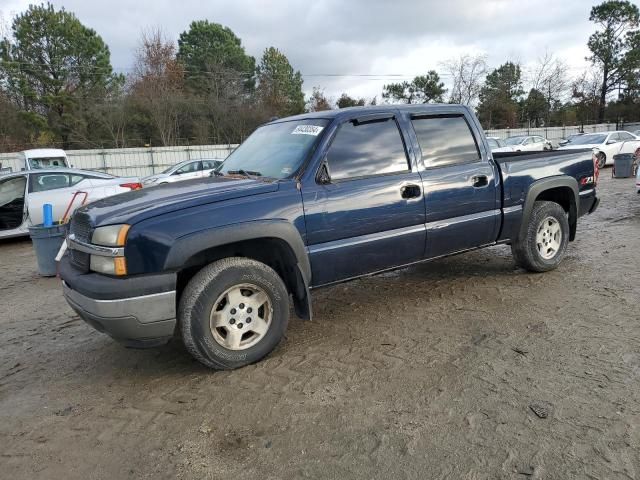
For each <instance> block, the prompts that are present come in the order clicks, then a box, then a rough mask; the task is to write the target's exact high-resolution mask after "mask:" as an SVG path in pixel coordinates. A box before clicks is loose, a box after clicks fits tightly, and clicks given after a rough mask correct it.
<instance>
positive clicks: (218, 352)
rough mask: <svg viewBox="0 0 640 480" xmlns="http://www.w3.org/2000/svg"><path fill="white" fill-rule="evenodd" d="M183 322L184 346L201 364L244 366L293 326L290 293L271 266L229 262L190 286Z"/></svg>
mask: <svg viewBox="0 0 640 480" xmlns="http://www.w3.org/2000/svg"><path fill="white" fill-rule="evenodd" d="M249 294H250V295H249ZM254 295H257V296H256V297H255V299H254V297H253V296H254ZM260 302H262V303H260ZM252 305H253V308H252ZM256 305H258V306H256ZM214 309H215V311H214ZM254 310H255V311H254ZM231 312H233V313H231ZM251 316H253V318H251ZM178 321H179V324H180V333H181V335H182V340H183V342H184V345H185V347H186V348H187V350H188V351H189V353H190V354H191V355H192V356H193V357H194V358H195V359H196V360H198V361H199V362H201V363H202V364H204V365H206V366H207V367H209V368H213V369H216V370H231V369H234V368H240V367H243V366H245V365H248V364H251V363H255V362H257V361H258V360H261V359H262V358H264V357H265V356H266V355H268V354H269V353H270V352H271V351H272V350H273V349H274V348H275V347H276V346H277V345H278V343H280V340H281V339H282V337H283V336H284V332H285V330H286V329H287V324H288V322H289V294H288V292H287V289H286V287H285V285H284V282H283V281H282V279H281V278H280V276H279V275H278V274H277V273H276V272H275V271H274V270H273V269H272V268H270V267H268V266H267V265H265V264H263V263H260V262H257V261H255V260H251V259H248V258H241V257H231V258H225V259H222V260H218V261H216V262H213V263H211V264H209V265H208V266H206V267H204V268H203V269H202V270H200V271H199V272H198V273H197V274H196V275H195V276H194V277H193V278H192V279H191V281H190V282H189V283H188V284H187V286H186V288H185V290H184V292H183V293H182V296H181V297H180V302H179V304H178ZM241 329H242V330H241ZM254 330H255V331H254ZM238 338H240V340H238Z"/></svg>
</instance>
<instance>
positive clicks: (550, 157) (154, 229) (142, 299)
mask: <svg viewBox="0 0 640 480" xmlns="http://www.w3.org/2000/svg"><path fill="white" fill-rule="evenodd" d="M597 178H598V171H597V168H596V166H595V164H594V158H593V154H592V152H591V150H585V151H575V150H574V151H567V152H537V153H521V154H518V153H494V154H492V153H491V150H490V148H489V145H488V144H487V141H486V138H485V136H484V133H483V131H482V129H481V127H480V124H479V123H478V120H477V119H476V117H475V115H474V114H473V112H472V111H471V110H470V109H469V108H467V107H464V106H459V105H458V106H457V105H406V106H396V105H387V106H376V107H366V108H363V107H360V108H351V109H343V110H336V111H328V112H317V113H309V114H304V115H298V116H294V117H289V118H284V119H278V120H275V121H272V122H270V123H268V124H265V125H263V126H261V127H259V128H258V129H257V130H256V131H255V132H254V133H253V134H252V135H251V136H250V137H249V138H248V139H247V140H246V141H245V142H244V143H243V144H242V145H240V147H238V149H237V150H235V152H234V153H232V154H231V155H230V156H229V157H228V158H227V160H226V161H225V162H224V164H223V165H222V166H221V168H220V169H219V170H218V171H217V172H214V174H212V176H211V177H210V178H205V179H198V180H192V181H186V182H180V183H174V184H168V185H162V186H158V187H151V188H145V189H142V190H139V191H135V192H130V193H125V194H122V195H118V196H116V197H112V198H107V199H103V200H98V201H96V202H94V203H91V204H89V205H87V206H85V207H83V208H81V209H78V210H77V211H76V213H75V214H74V215H73V218H72V221H71V225H70V229H69V234H68V237H67V245H68V249H67V252H66V254H65V255H64V256H63V258H62V260H61V263H60V265H59V273H60V277H61V278H62V280H63V292H64V295H65V297H66V299H67V300H68V302H69V304H70V305H71V307H72V308H73V309H74V310H75V311H76V312H77V313H78V314H79V315H80V316H81V317H82V318H83V319H84V320H85V321H86V322H88V323H89V324H91V325H92V326H94V327H95V328H96V329H98V330H99V331H102V332H105V333H107V334H109V335H111V336H112V337H113V338H114V339H116V340H118V341H120V342H122V343H124V344H126V345H129V346H154V345H158V344H161V343H164V342H166V341H168V339H170V338H171V337H172V336H174V334H179V335H178V336H181V337H182V339H183V341H184V343H185V345H186V348H187V349H188V351H189V352H190V353H191V354H192V355H193V356H194V357H195V358H196V359H198V360H199V361H201V362H202V363H203V364H205V365H207V366H209V367H212V368H217V369H231V368H237V367H241V366H243V365H246V364H249V363H252V362H256V361H258V360H260V359H261V358H263V357H264V356H265V355H267V354H268V353H269V352H271V351H272V350H273V349H274V348H275V346H276V345H277V344H278V342H279V341H280V339H281V338H282V336H283V335H284V332H285V329H286V327H287V323H288V320H289V306H290V302H292V303H293V306H294V309H295V312H296V315H297V316H298V317H300V318H302V319H311V317H312V305H311V303H312V302H311V290H312V289H314V288H318V287H322V286H326V285H331V284H333V283H336V282H342V281H345V280H349V279H353V278H357V277H360V276H362V275H368V274H372V273H376V272H381V271H384V270H389V269H394V268H398V267H402V266H406V265H410V264H413V263H416V262H422V261H427V260H432V259H436V258H439V257H444V256H447V255H452V254H456V253H460V252H465V251H468V250H472V249H476V248H480V247H486V246H490V245H496V244H510V245H511V249H512V252H513V256H514V258H515V262H516V263H517V264H518V265H520V266H521V267H523V268H524V269H527V270H530V271H534V272H544V271H547V270H550V269H553V268H555V267H556V266H557V265H558V264H559V263H560V261H561V260H562V258H563V256H564V254H565V252H566V250H567V245H568V242H570V241H571V240H573V239H574V238H575V236H576V225H577V222H578V218H579V217H580V216H582V215H584V214H586V213H591V212H592V211H593V210H595V208H596V207H597V205H598V198H597V196H596V183H597Z"/></svg>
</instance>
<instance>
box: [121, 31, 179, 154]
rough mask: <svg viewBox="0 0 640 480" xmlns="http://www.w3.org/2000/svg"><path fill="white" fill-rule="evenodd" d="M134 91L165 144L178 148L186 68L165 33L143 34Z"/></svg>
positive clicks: (139, 103)
mask: <svg viewBox="0 0 640 480" xmlns="http://www.w3.org/2000/svg"><path fill="white" fill-rule="evenodd" d="M131 92H132V95H133V96H134V98H135V100H136V101H137V104H138V105H139V107H140V108H141V109H142V110H144V111H146V112H147V114H148V115H149V118H150V120H151V123H152V124H153V126H154V127H155V128H156V130H157V132H158V135H159V137H160V141H161V143H162V144H163V145H174V144H175V143H176V142H177V139H178V135H179V125H180V117H181V114H182V113H183V112H184V107H185V104H186V102H185V93H184V69H183V67H182V65H181V64H180V62H178V61H177V59H176V47H175V45H174V44H173V43H171V42H169V41H167V40H166V38H165V36H164V34H163V33H162V31H161V30H159V29H156V30H151V31H149V32H143V33H142V37H141V40H140V47H139V49H138V52H137V54H136V59H135V65H134V73H133V78H132V85H131Z"/></svg>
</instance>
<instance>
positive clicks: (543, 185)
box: [518, 176, 580, 240]
mask: <svg viewBox="0 0 640 480" xmlns="http://www.w3.org/2000/svg"><path fill="white" fill-rule="evenodd" d="M558 187H564V188H566V187H568V188H570V189H571V191H572V192H573V202H572V204H571V208H570V210H569V228H570V230H571V234H570V239H571V240H573V239H574V238H575V229H576V224H577V220H578V210H577V209H578V207H579V205H580V190H579V189H578V181H577V180H576V179H575V178H573V177H569V176H559V177H549V178H543V179H541V180H537V181H535V182H533V183H532V184H531V186H530V187H529V190H528V191H527V196H526V198H525V201H524V205H523V208H522V223H521V225H520V231H519V233H518V237H519V238H522V236H523V235H526V231H527V227H528V225H529V219H530V218H531V212H532V211H533V204H534V203H535V201H536V199H537V198H538V196H539V195H540V194H541V193H543V192H545V191H547V190H551V189H552V188H558Z"/></svg>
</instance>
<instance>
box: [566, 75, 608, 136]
mask: <svg viewBox="0 0 640 480" xmlns="http://www.w3.org/2000/svg"><path fill="white" fill-rule="evenodd" d="M601 90H602V77H601V75H600V72H599V71H598V70H594V69H590V70H587V71H585V72H584V73H582V75H580V77H578V78H577V79H576V80H575V81H574V82H573V83H572V84H571V97H572V100H573V104H574V106H575V109H576V114H577V117H578V120H579V121H580V123H581V124H582V125H584V124H585V123H586V124H589V123H594V122H596V121H598V114H599V110H600V92H601Z"/></svg>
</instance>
